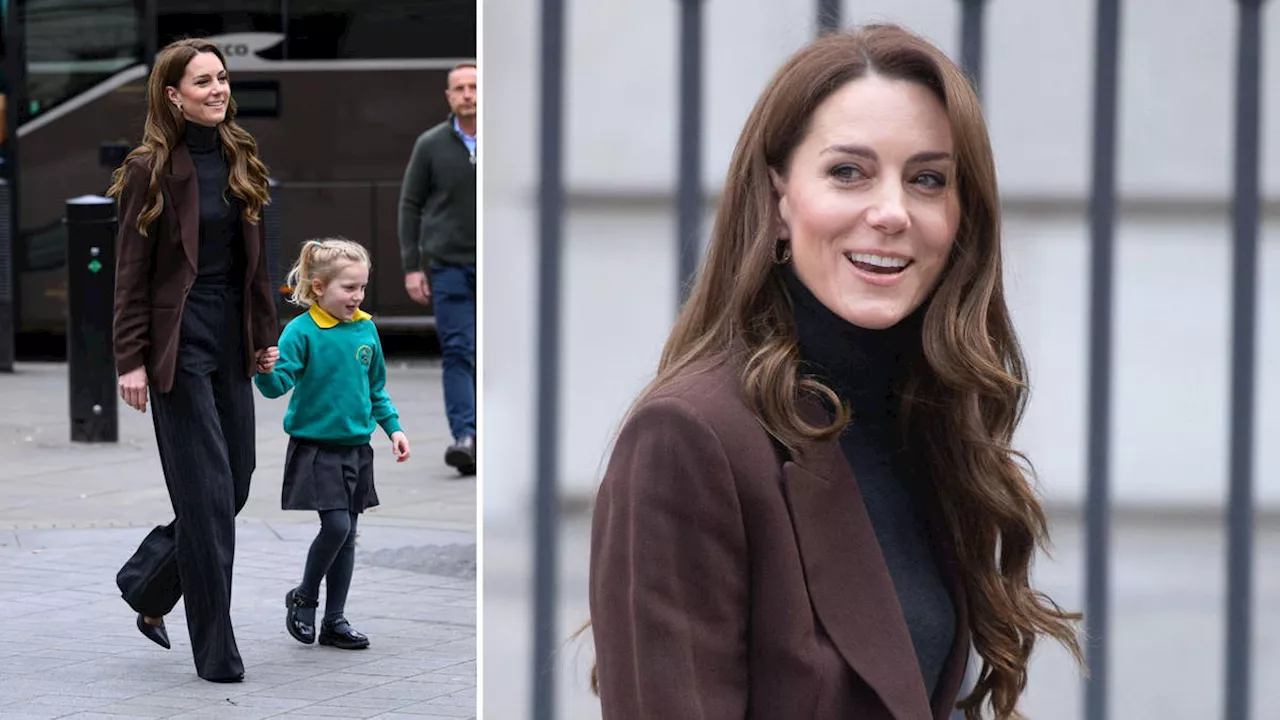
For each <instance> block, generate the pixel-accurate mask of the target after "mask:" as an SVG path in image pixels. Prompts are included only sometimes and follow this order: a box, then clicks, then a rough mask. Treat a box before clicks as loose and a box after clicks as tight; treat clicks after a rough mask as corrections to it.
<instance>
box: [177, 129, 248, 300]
mask: <svg viewBox="0 0 1280 720" xmlns="http://www.w3.org/2000/svg"><path fill="white" fill-rule="evenodd" d="M186 142H187V149H188V150H190V151H191V162H192V163H194V164H195V167H196V183H197V185H198V187H199V188H200V262H199V265H198V267H197V268H196V284H197V285H203V286H220V287H225V286H233V287H238V286H239V285H240V282H241V280H243V277H244V275H243V273H244V259H243V255H244V238H243V234H242V231H241V228H240V202H239V200H237V199H236V198H235V197H234V196H233V195H232V194H231V190H230V187H229V186H228V184H227V178H228V168H227V161H226V158H225V157H223V154H222V143H221V141H220V140H219V138H218V128H216V127H209V126H208V125H201V124H199V123H193V122H187V123H186Z"/></svg>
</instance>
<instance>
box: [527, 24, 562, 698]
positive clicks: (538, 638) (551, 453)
mask: <svg viewBox="0 0 1280 720" xmlns="http://www.w3.org/2000/svg"><path fill="white" fill-rule="evenodd" d="M564 24H565V23H564V0H542V78H541V82H542V97H541V112H540V121H539V122H540V127H539V134H540V145H539V154H540V156H541V157H540V158H539V167H540V174H539V179H538V184H539V192H540V198H539V203H538V246H539V258H538V324H539V326H540V327H539V332H538V398H537V399H538V411H537V413H538V414H537V417H538V430H537V433H538V434H537V492H536V501H535V507H536V510H535V512H536V517H535V519H534V522H535V530H534V563H533V582H534V605H533V612H534V628H533V720H552V718H553V717H554V714H555V664H554V654H555V635H556V622H555V613H556V584H557V581H558V580H559V573H558V571H557V550H558V545H559V528H558V523H557V521H558V520H559V517H558V504H559V502H558V500H559V488H558V487H557V473H558V472H559V468H558V463H557V460H558V458H557V455H558V454H559V453H558V450H559V444H558V443H559V440H560V433H559V420H560V414H559V399H560V383H559V375H560V373H559V370H560V251H561V248H560V245H561V231H562V230H563V215H564V185H563V173H562V168H561V161H562V149H561V148H562V144H563V137H562V136H563V132H564V127H563V126H564V118H563V112H564V44H565V38H564Z"/></svg>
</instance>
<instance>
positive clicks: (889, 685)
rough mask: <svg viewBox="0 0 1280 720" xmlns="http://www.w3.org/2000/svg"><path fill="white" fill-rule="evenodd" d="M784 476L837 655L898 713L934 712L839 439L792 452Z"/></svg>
mask: <svg viewBox="0 0 1280 720" xmlns="http://www.w3.org/2000/svg"><path fill="white" fill-rule="evenodd" d="M810 409H811V410H812V409H813V408H810ZM819 412H821V411H820V410H819ZM783 477H784V479H785V492H786V495H787V500H788V506H789V509H790V511H791V516H792V522H793V524H794V526H795V532H796V537H797V540H798V542H799V546H800V555H801V559H802V561H803V563H804V568H805V579H806V582H807V583H808V586H809V597H810V599H811V600H812V601H813V607H814V610H815V612H816V613H817V615H818V619H819V620H821V622H822V625H823V627H824V628H825V629H826V631H827V634H828V635H829V636H830V637H831V640H832V641H833V642H834V643H835V646H836V648H837V649H838V650H839V651H840V655H841V656H842V657H843V658H844V660H845V662H847V663H848V664H849V666H850V667H851V668H853V670H854V672H856V673H857V674H858V675H859V676H860V677H861V678H862V679H863V680H864V681H866V683H867V684H868V685H870V686H871V688H872V689H873V690H874V691H875V692H876V694H877V695H878V696H879V697H880V700H881V702H883V703H884V705H885V707H887V708H888V709H889V711H890V713H891V714H892V715H893V717H895V718H897V720H917V719H918V718H924V717H933V712H932V711H931V709H930V706H929V697H928V693H927V691H926V689H925V685H924V678H923V677H921V675H920V665H919V662H918V661H917V660H916V655H915V648H914V646H913V645H912V643H911V636H910V635H909V634H908V632H907V625H906V621H905V620H904V619H903V616H902V607H901V605H900V604H899V602H898V595H897V592H896V590H895V589H894V586H893V579H892V578H891V577H890V576H889V569H888V567H887V566H886V565H885V562H884V556H883V554H882V553H881V551H880V544H879V542H878V541H877V540H876V535H875V529H874V528H873V527H872V525H871V519H870V517H868V515H867V511H866V506H865V505H864V504H863V500H862V494H861V492H860V491H859V490H858V484H857V481H856V480H855V479H854V476H853V471H852V470H851V469H850V468H849V463H848V462H847V461H846V460H845V457H844V452H843V451H842V450H841V449H840V444H839V442H838V441H836V440H831V441H826V442H821V443H815V444H814V445H812V446H810V447H808V448H805V449H803V450H801V451H800V452H797V453H796V455H795V459H794V460H789V461H787V462H785V463H784V464H783Z"/></svg>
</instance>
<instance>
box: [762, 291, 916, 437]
mask: <svg viewBox="0 0 1280 720" xmlns="http://www.w3.org/2000/svg"><path fill="white" fill-rule="evenodd" d="M786 283H787V290H788V291H789V293H790V294H791V299H792V304H793V305H794V307H795V319H796V331H797V333H798V335H799V341H800V358H801V360H802V362H803V363H804V365H803V367H804V370H805V371H806V372H809V373H811V374H813V375H816V376H817V377H818V378H819V379H821V380H822V381H824V383H825V384H826V385H828V387H830V388H831V389H832V390H834V391H835V392H836V394H837V395H839V396H840V398H841V399H842V400H844V401H846V402H847V403H849V404H850V405H851V406H852V408H853V413H854V418H855V421H856V419H857V418H859V417H863V418H871V417H880V418H883V417H887V416H892V415H895V414H896V411H897V403H896V401H895V394H894V382H895V380H896V379H897V378H898V377H899V376H900V374H901V373H902V372H903V371H904V370H905V368H906V363H907V361H908V359H909V357H910V355H911V351H912V350H913V348H915V347H919V343H920V330H921V325H920V321H921V318H922V317H923V310H917V311H916V312H915V313H913V314H912V315H910V316H908V317H907V318H905V319H903V320H902V321H901V322H899V323H898V324H897V325H894V326H893V327H891V328H887V329H884V330H868V329H866V328H863V327H859V326H857V325H854V324H852V323H850V322H848V321H846V320H845V319H844V318H842V317H840V316H839V315H836V314H835V313H834V312H832V311H831V310H830V309H829V308H828V307H827V306H826V305H823V304H822V301H821V300H819V299H818V298H817V297H816V296H814V294H813V292H812V291H810V290H809V288H808V287H806V286H805V285H804V283H802V282H801V281H800V279H799V278H797V277H796V275H795V272H794V271H792V272H787V273H786Z"/></svg>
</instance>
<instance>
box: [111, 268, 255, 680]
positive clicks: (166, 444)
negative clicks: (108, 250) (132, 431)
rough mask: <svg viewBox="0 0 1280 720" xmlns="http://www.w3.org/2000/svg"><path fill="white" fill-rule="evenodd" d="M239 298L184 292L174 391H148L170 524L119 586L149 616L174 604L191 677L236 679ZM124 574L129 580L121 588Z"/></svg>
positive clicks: (245, 398) (250, 435)
mask: <svg viewBox="0 0 1280 720" xmlns="http://www.w3.org/2000/svg"><path fill="white" fill-rule="evenodd" d="M242 313H243V299H242V295H241V292H240V291H239V289H238V288H224V287H217V288H212V289H206V288H203V287H201V286H199V285H196V286H194V287H193V288H192V290H191V293H190V295H189V296H188V297H187V302H186V305H185V307H184V310H183V314H182V330H181V335H180V339H179V343H178V364H177V372H176V373H175V376H174V384H173V389H172V390H171V391H169V392H167V393H158V392H155V390H154V389H153V390H152V392H151V405H152V420H153V423H154V425H155V432H156V444H157V445H158V446H159V449H160V464H161V467H162V468H163V469H164V479H165V485H166V486H167V487H168V490H169V500H170V502H171V503H172V504H173V513H174V517H175V519H174V521H173V522H172V523H170V524H169V525H167V526H165V527H163V528H157V529H156V530H155V531H153V532H152V533H151V535H149V536H148V537H147V538H146V539H145V540H144V541H143V542H142V544H141V545H140V546H139V547H138V550H137V551H136V552H135V553H134V555H133V557H132V558H130V560H129V562H128V563H126V564H125V568H124V569H122V570H121V575H120V576H117V582H118V583H119V584H120V585H121V590H122V591H123V594H124V597H125V600H126V601H128V602H129V604H130V605H131V606H132V607H133V608H134V609H135V610H137V611H138V612H141V613H143V614H144V615H147V616H150V617H159V616H162V615H165V614H167V613H168V612H169V611H170V610H172V609H173V607H174V606H175V605H176V604H177V602H178V598H179V597H182V599H183V601H184V605H185V608H186V612H187V632H188V635H189V636H190V638H191V649H192V654H193V655H194V659H195V665H196V672H197V673H198V674H199V675H200V677H202V678H205V679H221V678H231V677H235V676H236V675H239V674H241V673H243V672H244V664H243V662H242V661H241V659H240V652H239V650H238V648H237V647H236V640H235V635H234V633H233V631H232V627H231V574H232V563H233V559H234V556H235V545H236V537H235V517H236V515H237V514H238V513H239V512H240V510H241V508H243V507H244V504H245V501H247V500H248V498H249V479H250V476H251V475H252V474H253V469H254V466H255V463H256V455H255V448H254V440H255V438H254V411H253V387H252V384H251V381H250V380H248V379H247V378H245V375H244V358H245V348H244V339H243V337H244V335H243V330H242V328H243V327H244V326H243V324H242V318H243V315H242ZM126 573H127V574H129V576H130V577H132V578H134V579H135V581H134V582H132V583H129V582H125V581H122V580H121V579H120V578H121V577H122V576H125V575H126Z"/></svg>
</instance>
